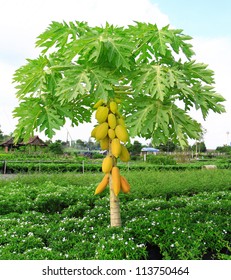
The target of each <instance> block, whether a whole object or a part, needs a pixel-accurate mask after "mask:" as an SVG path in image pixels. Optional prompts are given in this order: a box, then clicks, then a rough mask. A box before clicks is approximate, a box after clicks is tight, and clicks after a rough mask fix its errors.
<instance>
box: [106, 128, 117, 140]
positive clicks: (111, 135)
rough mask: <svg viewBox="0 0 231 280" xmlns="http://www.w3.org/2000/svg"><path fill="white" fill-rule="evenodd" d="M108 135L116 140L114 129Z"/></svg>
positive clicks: (109, 130) (110, 129)
mask: <svg viewBox="0 0 231 280" xmlns="http://www.w3.org/2000/svg"><path fill="white" fill-rule="evenodd" d="M107 134H108V136H109V138H110V139H114V138H115V130H114V129H112V128H109V129H108V132H107Z"/></svg>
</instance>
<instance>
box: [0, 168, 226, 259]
mask: <svg viewBox="0 0 231 280" xmlns="http://www.w3.org/2000/svg"><path fill="white" fill-rule="evenodd" d="M141 174H143V175H141ZM125 175H126V176H127V177H128V178H129V180H130V181H131V182H132V183H133V185H134V189H133V191H132V192H131V193H130V194H129V195H126V196H125V195H123V194H122V195H121V207H122V219H123V221H124V222H123V225H122V227H120V228H111V227H110V226H108V224H109V220H110V213H109V212H110V211H109V209H108V202H109V198H108V196H107V195H106V194H105V193H102V194H101V195H100V197H99V198H97V199H96V197H95V196H93V195H92V194H93V193H94V190H95V186H96V184H97V182H98V180H99V178H100V177H101V175H100V174H85V175H84V174H83V175H73V174H55V175H54V174H41V175H36V176H35V175H33V176H32V175H31V176H28V175H26V176H20V177H18V178H17V177H16V178H15V179H13V180H0V202H1V204H0V210H1V212H0V223H1V227H0V259H230V251H231V248H230V241H231V236H230V234H231V233H230V214H231V213H230V209H231V208H230V199H231V194H230V189H231V185H230V176H231V173H230V171H229V170H216V171H212V172H211V171H204V170H203V171H202V170H199V171H185V172H150V171H143V172H127V173H126V174H125ZM125 202H126V203H125Z"/></svg>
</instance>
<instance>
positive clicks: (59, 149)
mask: <svg viewBox="0 0 231 280" xmlns="http://www.w3.org/2000/svg"><path fill="white" fill-rule="evenodd" d="M48 148H49V150H50V151H51V152H52V153H54V154H57V155H60V154H63V145H62V141H61V140H56V141H55V142H54V143H50V144H49V145H48Z"/></svg>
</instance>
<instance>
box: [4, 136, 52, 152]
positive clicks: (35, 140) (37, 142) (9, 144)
mask: <svg viewBox="0 0 231 280" xmlns="http://www.w3.org/2000/svg"><path fill="white" fill-rule="evenodd" d="M0 146H2V147H4V149H5V152H8V151H9V150H12V149H15V148H16V149H17V148H19V147H21V146H33V147H35V149H36V147H37V146H39V147H46V146H47V144H46V143H45V142H44V141H43V140H42V139H40V138H39V136H33V137H31V138H30V139H29V141H28V142H26V143H24V142H23V141H22V142H19V143H14V138H13V137H11V138H10V139H8V140H6V141H5V142H3V143H2V144H1V145H0Z"/></svg>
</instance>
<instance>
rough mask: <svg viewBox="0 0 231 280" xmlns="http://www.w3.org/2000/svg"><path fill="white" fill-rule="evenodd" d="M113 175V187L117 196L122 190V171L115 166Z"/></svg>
mask: <svg viewBox="0 0 231 280" xmlns="http://www.w3.org/2000/svg"><path fill="white" fill-rule="evenodd" d="M111 175H112V189H113V191H114V194H115V195H116V196H117V195H118V194H119V192H120V184H121V183H120V171H119V168H118V167H117V166H114V167H113V168H112V171H111Z"/></svg>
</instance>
